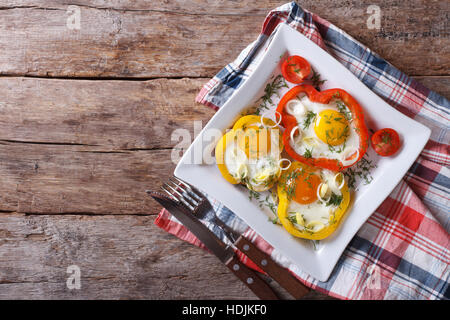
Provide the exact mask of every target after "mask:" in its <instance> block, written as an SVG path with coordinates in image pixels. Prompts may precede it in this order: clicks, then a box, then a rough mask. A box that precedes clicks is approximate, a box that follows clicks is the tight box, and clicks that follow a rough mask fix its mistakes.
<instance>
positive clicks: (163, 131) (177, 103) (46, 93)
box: [0, 77, 214, 151]
mask: <svg viewBox="0 0 450 320" xmlns="http://www.w3.org/2000/svg"><path fill="white" fill-rule="evenodd" d="M207 80H208V79H203V78H201V79H176V80H168V79H156V80H151V81H89V80H58V79H51V80H48V79H34V78H9V77H7V78H0V95H1V97H2V98H1V100H0V124H1V125H0V140H15V141H29V142H46V143H48V142H50V143H67V144H83V145H93V146H94V145H95V146H98V148H97V149H96V150H97V151H100V150H103V151H111V150H133V149H157V148H169V147H173V146H175V145H176V144H177V143H178V141H172V139H171V134H172V132H173V131H174V130H175V129H177V128H185V129H187V130H189V132H190V134H191V135H192V136H193V135H194V121H198V123H197V125H200V124H201V123H200V122H201V121H203V125H204V124H205V123H206V122H207V121H208V120H209V119H210V118H211V116H212V115H213V114H214V111H213V110H212V109H210V108H206V107H204V106H201V105H198V104H196V103H195V101H194V99H195V96H196V95H197V93H198V92H199V91H200V88H201V87H202V86H203V84H204V83H206V81H207Z"/></svg>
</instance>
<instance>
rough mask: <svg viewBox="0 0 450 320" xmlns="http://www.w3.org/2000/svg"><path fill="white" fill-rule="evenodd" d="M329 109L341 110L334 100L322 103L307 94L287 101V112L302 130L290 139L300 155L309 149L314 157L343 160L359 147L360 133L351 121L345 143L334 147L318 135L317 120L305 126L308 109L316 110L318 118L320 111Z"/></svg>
mask: <svg viewBox="0 0 450 320" xmlns="http://www.w3.org/2000/svg"><path fill="white" fill-rule="evenodd" d="M327 109H331V110H335V111H339V109H338V108H337V105H336V102H334V101H330V103H329V104H321V103H317V102H313V101H311V100H310V99H309V98H308V97H307V96H304V97H302V98H300V99H298V98H294V99H292V100H290V101H289V102H288V103H287V106H286V112H288V113H289V114H291V115H293V116H294V117H295V119H296V120H297V123H298V130H299V132H300V134H299V135H297V136H296V137H293V138H294V139H291V140H290V145H291V147H292V148H293V149H294V150H295V152H296V153H298V154H300V155H304V154H305V152H307V149H308V151H310V152H311V156H312V158H328V159H337V160H339V161H343V160H344V159H345V158H347V157H349V156H351V155H352V154H353V153H354V152H355V151H356V150H358V148H359V143H360V141H359V135H358V134H357V132H356V128H355V127H354V126H353V125H352V123H351V121H349V127H350V130H349V135H348V137H347V139H346V141H345V143H342V144H341V145H336V146H333V147H330V146H329V145H328V144H327V143H325V142H323V141H322V140H320V139H319V138H318V137H317V135H316V133H315V131H314V123H315V120H313V121H312V122H311V123H310V125H309V126H308V127H307V128H304V123H305V120H306V118H307V113H308V111H312V112H314V113H315V114H316V118H315V119H317V117H318V115H319V113H320V112H321V111H324V110H327Z"/></svg>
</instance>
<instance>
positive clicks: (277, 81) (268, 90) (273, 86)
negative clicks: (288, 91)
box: [255, 74, 289, 115]
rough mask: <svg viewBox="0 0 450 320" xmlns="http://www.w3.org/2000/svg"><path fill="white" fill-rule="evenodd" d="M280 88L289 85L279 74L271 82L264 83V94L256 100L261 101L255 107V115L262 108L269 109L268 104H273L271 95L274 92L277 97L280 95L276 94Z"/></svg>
mask: <svg viewBox="0 0 450 320" xmlns="http://www.w3.org/2000/svg"><path fill="white" fill-rule="evenodd" d="M281 88H289V87H288V85H287V83H286V80H284V78H283V76H282V75H281V74H279V75H278V76H276V77H275V78H274V79H273V80H272V82H269V83H267V84H266V87H265V88H264V95H263V96H262V97H261V98H259V99H258V101H261V103H260V104H259V107H258V108H257V109H256V112H255V114H256V115H260V114H261V111H262V110H267V109H269V107H270V105H273V100H272V96H273V95H274V94H276V95H277V96H278V97H279V96H280V95H279V94H278V90H280V89H281Z"/></svg>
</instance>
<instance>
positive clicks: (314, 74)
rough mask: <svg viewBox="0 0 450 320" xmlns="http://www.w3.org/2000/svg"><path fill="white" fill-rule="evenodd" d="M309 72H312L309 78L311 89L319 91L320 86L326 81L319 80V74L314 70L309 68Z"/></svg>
mask: <svg viewBox="0 0 450 320" xmlns="http://www.w3.org/2000/svg"><path fill="white" fill-rule="evenodd" d="M311 71H312V76H311V79H310V80H311V82H312V85H313V87H315V88H316V89H317V90H319V91H320V86H321V85H322V84H324V83H325V81H327V80H321V79H320V73H318V72H316V70H314V68H311Z"/></svg>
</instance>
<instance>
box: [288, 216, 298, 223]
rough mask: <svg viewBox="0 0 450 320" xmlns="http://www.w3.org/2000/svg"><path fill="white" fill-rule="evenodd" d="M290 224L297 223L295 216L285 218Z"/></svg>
mask: <svg viewBox="0 0 450 320" xmlns="http://www.w3.org/2000/svg"><path fill="white" fill-rule="evenodd" d="M286 219H288V220H289V221H290V222H292V223H297V217H296V216H295V215H289V216H287V218H286Z"/></svg>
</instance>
